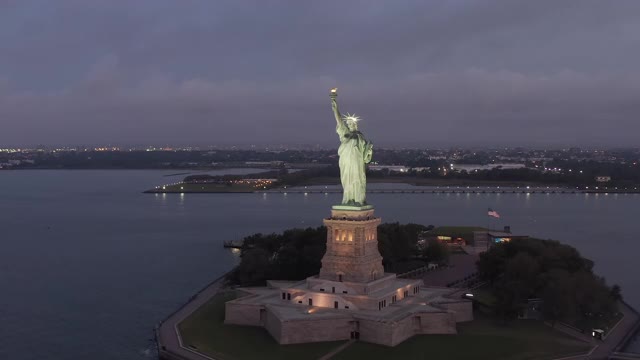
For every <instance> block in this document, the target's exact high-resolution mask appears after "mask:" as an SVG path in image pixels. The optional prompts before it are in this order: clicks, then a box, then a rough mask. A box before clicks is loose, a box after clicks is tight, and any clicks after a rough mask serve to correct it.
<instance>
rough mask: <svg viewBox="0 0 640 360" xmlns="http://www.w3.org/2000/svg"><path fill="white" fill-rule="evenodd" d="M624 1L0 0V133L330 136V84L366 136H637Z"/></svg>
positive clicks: (573, 140)
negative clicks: (6, 1)
mask: <svg viewBox="0 0 640 360" xmlns="http://www.w3.org/2000/svg"><path fill="white" fill-rule="evenodd" d="M578 5H579V6H578ZM637 10H640V3H637V2H623V1H620V2H616V4H614V5H612V4H610V3H604V2H600V1H580V2H577V1H576V2H574V1H567V2H560V3H559V2H555V1H537V2H531V1H510V2H498V1H426V2H425V1H416V2H403V3H391V2H387V1H367V2H337V1H336V2H322V3H313V2H312V3H299V2H288V1H281V2H269V3H266V2H259V1H255V2H233V1H228V2H225V1H222V2H213V3H212V2H193V3H191V4H190V6H185V5H184V3H183V2H171V1H166V2H157V1H140V2H135V3H131V2H125V1H96V2H92V5H90V6H89V5H87V3H86V2H82V1H70V0H61V1H59V2H55V3H50V2H38V1H24V2H12V3H11V4H10V5H9V6H6V5H5V8H4V9H3V11H2V12H0V49H1V50H2V54H4V55H5V56H0V79H4V81H0V126H1V130H0V143H7V144H22V143H30V144H33V143H49V144H53V143H55V144H61V143H121V144H122V143H182V144H187V143H198V144H205V143H206V144H216V143H227V144H228V143H245V144H246V143H260V144H267V143H268V144H274V143H298V144H301V143H310V144H316V143H321V144H332V143H334V142H335V139H334V138H333V137H334V134H333V126H334V125H333V123H332V121H333V120H332V117H331V113H330V108H329V107H328V105H327V98H328V97H327V91H328V90H327V89H328V88H330V87H333V86H334V85H337V86H338V87H339V88H340V101H341V106H342V107H344V110H345V111H347V110H348V111H350V112H356V113H358V114H359V115H362V116H363V117H364V119H365V121H364V122H363V126H362V128H363V129H364V131H365V133H366V134H367V136H369V137H371V138H372V139H373V140H374V141H375V142H376V143H378V144H384V145H392V144H397V145H401V144H412V145H422V146H432V145H434V146H446V145H465V144H467V145H480V144H484V145H494V144H497V145H499V144H507V145H517V144H526V145H528V144H555V145H559V144H570V145H580V144H582V145H592V144H595V145H619V144H623V145H636V139H635V138H634V136H633V135H632V134H634V133H637V132H638V130H640V126H639V125H637V121H636V120H637V118H638V115H640V106H639V105H638V104H640V101H638V100H640V99H639V98H638V97H639V96H640V95H638V94H640V92H639V91H638V90H640V72H639V71H638V68H637V64H638V63H640V46H638V45H640V44H638V38H637V36H635V34H637V33H638V32H639V31H640V21H638V20H640V19H639V17H640V16H639V15H638V14H640V12H638V11H637ZM8 34H11V35H8Z"/></svg>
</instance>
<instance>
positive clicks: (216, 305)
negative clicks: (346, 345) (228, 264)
mask: <svg viewBox="0 0 640 360" xmlns="http://www.w3.org/2000/svg"><path fill="white" fill-rule="evenodd" d="M234 296H235V295H234V294H233V293H221V294H218V295H216V296H215V297H213V298H212V299H211V300H210V301H209V302H208V303H206V304H205V305H203V306H202V307H200V309H198V310H197V311H195V312H194V313H193V314H191V315H190V316H189V317H188V318H186V319H185V320H184V321H183V322H182V323H180V325H179V326H178V328H179V330H180V334H181V335H182V341H183V344H184V345H185V346H189V347H195V348H196V349H197V351H199V352H202V353H204V354H207V355H209V356H211V357H214V358H216V359H221V360H223V359H224V360H230V359H238V360H241V359H296V360H299V359H317V358H319V357H321V356H322V355H324V354H326V353H328V352H330V351H331V350H333V349H334V348H336V347H337V346H339V345H340V344H342V342H340V341H338V342H325V343H310V344H300V345H279V344H278V343H277V342H276V341H275V340H273V338H272V337H271V335H269V333H268V332H267V331H266V330H264V329H263V328H260V327H252V326H236V325H224V323H223V322H224V303H225V302H226V301H228V300H232V299H233V298H234Z"/></svg>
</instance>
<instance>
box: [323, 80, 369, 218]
mask: <svg viewBox="0 0 640 360" xmlns="http://www.w3.org/2000/svg"><path fill="white" fill-rule="evenodd" d="M337 97H338V89H337V88H334V89H331V105H332V107H333V114H334V115H335V118H336V122H337V126H336V132H337V133H338V137H339V138H340V147H339V148H338V156H339V157H340V160H339V164H340V182H342V189H343V195H342V205H347V206H359V207H361V206H365V205H366V204H367V201H366V192H367V177H366V174H365V170H366V164H368V163H369V162H370V161H371V156H372V155H373V144H372V143H371V142H369V141H367V139H365V138H364V135H363V134H362V133H361V132H360V131H358V121H359V120H360V119H359V118H358V117H357V116H355V115H350V114H347V115H346V116H343V115H341V114H340V111H339V110H338V102H337V101H336V98H337Z"/></svg>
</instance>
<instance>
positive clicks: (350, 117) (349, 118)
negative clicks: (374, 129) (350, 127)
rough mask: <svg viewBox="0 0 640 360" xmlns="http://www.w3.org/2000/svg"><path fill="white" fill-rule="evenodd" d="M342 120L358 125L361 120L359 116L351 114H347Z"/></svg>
mask: <svg viewBox="0 0 640 360" xmlns="http://www.w3.org/2000/svg"><path fill="white" fill-rule="evenodd" d="M342 118H343V119H344V121H353V122H356V123H357V122H358V121H360V120H361V119H360V118H359V117H358V116H356V114H349V113H347V115H343V116H342Z"/></svg>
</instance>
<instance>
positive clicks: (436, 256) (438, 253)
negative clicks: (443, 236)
mask: <svg viewBox="0 0 640 360" xmlns="http://www.w3.org/2000/svg"><path fill="white" fill-rule="evenodd" d="M422 256H424V257H425V258H426V259H427V261H429V262H437V263H446V262H447V261H448V260H449V248H447V246H446V245H444V244H442V243H441V242H440V241H438V240H431V241H429V245H427V247H426V248H424V250H423V251H422Z"/></svg>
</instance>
